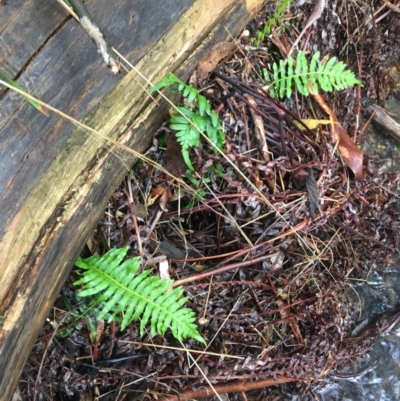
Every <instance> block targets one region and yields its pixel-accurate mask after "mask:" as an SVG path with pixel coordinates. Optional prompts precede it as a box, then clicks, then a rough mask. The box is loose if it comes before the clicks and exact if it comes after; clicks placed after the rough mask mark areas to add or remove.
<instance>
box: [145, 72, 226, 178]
mask: <svg viewBox="0 0 400 401" xmlns="http://www.w3.org/2000/svg"><path fill="white" fill-rule="evenodd" d="M174 84H176V85H177V87H178V91H179V92H182V96H183V97H184V98H185V99H186V100H187V103H189V104H192V105H193V107H191V108H189V107H186V106H178V107H177V109H178V111H179V112H180V113H179V115H176V116H173V117H171V124H170V128H171V129H172V130H173V131H176V139H177V141H178V142H179V143H180V144H181V148H182V156H183V158H184V160H185V163H186V165H187V166H188V167H189V169H190V170H192V171H193V170H194V167H193V165H192V163H191V161H190V157H189V151H188V149H189V148H190V147H197V146H199V145H200V132H203V133H204V134H206V135H207V137H208V139H209V140H210V141H211V142H212V143H213V144H214V145H215V146H216V147H217V148H218V149H221V147H222V145H223V144H224V142H225V133H224V131H222V129H221V125H220V123H219V120H218V114H217V113H216V112H215V111H214V110H211V105H210V104H209V103H208V102H207V99H206V98H205V96H203V95H201V94H200V92H199V91H198V90H197V89H196V88H193V87H192V86H190V85H186V84H185V83H184V82H183V81H181V80H180V79H179V78H178V77H177V76H176V75H174V74H172V73H169V74H168V75H166V76H165V77H164V78H163V79H162V80H161V81H160V82H159V83H158V84H157V85H155V86H154V87H153V88H151V89H150V92H154V91H156V90H160V89H162V88H164V87H165V86H170V85H174Z"/></svg>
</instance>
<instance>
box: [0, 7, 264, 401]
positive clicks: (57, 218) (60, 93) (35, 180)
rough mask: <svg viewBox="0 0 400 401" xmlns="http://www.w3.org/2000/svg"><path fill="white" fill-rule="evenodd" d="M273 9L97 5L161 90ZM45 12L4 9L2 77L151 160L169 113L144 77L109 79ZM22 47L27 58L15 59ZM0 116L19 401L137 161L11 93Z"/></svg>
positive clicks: (11, 344) (0, 275)
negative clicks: (22, 380)
mask: <svg viewBox="0 0 400 401" xmlns="http://www.w3.org/2000/svg"><path fill="white" fill-rule="evenodd" d="M263 1H264V0H247V1H245V0H220V1H218V2H215V1H214V0H165V1H163V2H159V1H158V0H135V1H121V0H115V1H111V0H97V1H96V2H92V1H90V0H89V1H88V3H87V5H88V8H89V11H90V12H91V14H92V15H93V17H94V19H95V20H96V21H97V22H98V24H99V25H100V26H101V27H102V28H104V31H105V33H106V34H107V36H108V40H109V41H110V43H111V44H113V45H114V47H115V48H116V49H118V50H119V51H120V52H121V53H122V54H124V55H125V56H126V57H127V58H128V59H129V60H130V61H131V62H132V63H133V64H136V67H137V68H138V69H139V70H140V71H141V72H142V73H143V74H144V75H145V76H146V77H147V78H148V79H150V80H151V81H153V82H156V81H158V80H159V79H160V78H161V77H163V76H164V75H165V74H166V73H167V72H170V71H178V72H179V74H180V76H181V77H182V78H185V79H186V78H187V77H188V76H189V74H190V73H191V72H192V71H193V70H194V68H195V66H196V63H197V62H198V60H199V59H200V57H201V56H202V55H203V54H204V52H205V51H207V49H209V48H210V46H212V45H213V44H214V43H217V42H220V41H225V40H227V39H230V35H237V34H238V33H239V32H240V30H241V29H242V28H243V27H244V25H245V23H246V22H247V21H248V20H249V19H250V18H251V15H252V14H253V13H254V12H255V11H256V10H257V9H258V8H259V7H261V5H262V3H263ZM47 3H51V2H43V1H42V0H28V1H26V2H23V1H21V0H12V1H9V2H8V3H7V5H6V6H0V11H1V12H0V32H1V36H0V63H1V65H2V67H1V68H2V70H3V71H4V72H6V73H8V74H9V75H11V76H12V77H18V82H19V83H20V84H21V85H22V86H24V87H25V88H26V89H27V90H28V91H29V92H30V93H32V94H33V95H35V96H37V97H38V98H40V99H42V100H44V101H46V102H48V103H49V104H51V105H52V106H54V107H56V108H58V109H60V110H62V111H64V112H66V113H67V114H69V115H70V116H72V117H74V118H76V119H78V120H80V121H84V123H85V124H87V125H88V126H90V127H92V128H94V129H96V130H97V131H98V132H100V133H101V134H102V135H106V136H108V137H110V138H112V139H114V140H116V141H118V142H120V143H122V144H124V145H126V146H128V147H131V148H132V149H134V150H136V151H138V152H141V151H143V150H144V149H145V148H146V147H147V146H148V144H149V142H150V140H151V137H152V134H153V132H154V131H155V130H156V128H157V127H158V126H159V124H160V121H161V118H162V117H161V116H162V113H163V110H164V109H165V104H163V103H162V102H161V103H156V102H155V101H152V100H151V99H150V98H149V96H148V95H147V94H146V93H145V92H144V89H143V86H142V85H143V81H142V80H140V79H139V82H138V81H136V80H135V78H136V79H137V77H135V78H134V77H132V76H130V75H127V74H120V75H118V76H114V75H112V74H110V73H109V71H108V69H107V67H105V66H104V65H103V64H102V60H101V58H100V57H99V56H98V54H97V53H96V48H95V46H94V45H93V43H92V42H91V41H90V39H88V38H87V37H86V36H85V34H84V33H83V31H82V29H81V28H80V26H79V25H78V24H77V23H76V22H75V21H74V20H72V19H71V18H70V17H69V16H68V15H67V14H66V12H64V11H63V9H62V8H61V7H60V6H58V5H53V4H52V5H51V6H50V5H48V4H47ZM15 4H18V5H19V6H20V7H19V8H18V7H15ZM44 4H46V5H44ZM32 10H34V11H35V13H36V14H35V21H31V20H30V19H29V13H33V11H32ZM5 15H7V16H8V21H7V17H6V16H5ZM48 19H50V21H47V20H48ZM42 20H43V21H45V20H46V21H47V22H46V23H44V22H43V23H42V22H41V21H42ZM13 26H15V29H21V30H20V31H18V35H12V32H13ZM21 26H28V27H29V29H26V30H25V29H22V28H21ZM14 33H16V32H15V31H14ZM41 35H42V36H41ZM18 45H21V46H24V51H21V52H20V53H18V54H15V55H12V51H11V50H10V49H13V48H15V46H18ZM3 65H4V69H3ZM0 112H1V117H2V118H1V120H0V142H1V144H2V146H1V149H0V160H1V165H0V186H1V188H2V191H1V195H0V207H1V210H2V221H3V224H2V225H1V226H0V281H1V283H2V285H1V287H0V316H1V321H0V372H1V374H0V399H1V400H9V399H10V398H11V395H12V393H13V390H14V388H15V386H16V384H17V381H18V378H19V375H20V373H21V371H22V369H23V367H24V364H25V362H26V360H27V357H28V356H29V353H30V350H31V347H32V346H33V344H34V342H35V340H36V337H37V335H38V333H39V331H40V329H41V327H42V325H43V322H44V320H45V318H46V316H47V315H48V313H49V310H50V308H51V306H52V304H53V303H54V300H55V298H56V296H57V295H58V293H59V291H60V288H61V286H62V285H63V283H64V281H65V279H66V278H67V276H68V274H69V271H70V268H71V266H72V265H73V262H74V261H75V259H76V257H77V256H78V254H79V252H80V250H81V249H82V247H83V245H84V244H85V241H86V240H87V238H88V237H89V235H90V234H91V232H92V230H93V228H94V226H95V225H96V223H97V221H98V219H99V218H100V217H101V215H102V214H103V208H104V205H105V203H106V202H107V199H108V198H109V196H110V195H111V193H112V191H113V190H114V188H115V187H116V186H117V185H118V183H119V181H120V180H121V179H122V178H123V176H124V174H125V172H126V167H125V166H126V165H127V164H128V165H130V164H132V162H133V160H134V159H133V157H132V155H130V154H129V153H127V152H125V151H121V150H120V149H118V147H117V146H115V145H113V144H110V143H109V142H106V141H105V140H104V139H101V138H99V137H97V136H95V135H93V134H90V133H87V132H85V131H83V130H82V129H81V128H77V127H76V126H74V125H73V124H71V123H70V122H68V121H67V120H65V119H63V118H61V117H59V116H58V115H57V114H55V113H50V115H49V117H46V116H43V115H41V114H40V113H38V112H37V111H36V110H35V109H33V108H32V107H31V106H29V105H28V104H26V102H24V101H23V100H21V98H20V96H18V95H16V94H15V93H13V92H11V91H8V92H7V93H6V94H5V95H4V94H3V98H2V99H1V100H0Z"/></svg>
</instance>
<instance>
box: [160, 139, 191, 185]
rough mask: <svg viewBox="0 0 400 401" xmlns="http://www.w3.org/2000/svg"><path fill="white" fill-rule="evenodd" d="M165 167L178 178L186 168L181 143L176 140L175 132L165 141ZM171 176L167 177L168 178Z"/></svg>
mask: <svg viewBox="0 0 400 401" xmlns="http://www.w3.org/2000/svg"><path fill="white" fill-rule="evenodd" d="M165 168H166V170H167V171H168V172H169V173H171V174H172V175H173V176H174V177H177V178H179V177H180V176H181V175H182V173H183V172H184V171H185V170H186V163H185V160H184V159H183V156H182V150H181V145H180V144H179V142H178V141H177V140H176V136H175V134H173V135H171V136H170V137H169V139H168V142H167V150H166V152H165ZM170 179H171V178H170V177H168V180H170Z"/></svg>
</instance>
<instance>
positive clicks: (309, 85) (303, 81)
mask: <svg viewBox="0 0 400 401" xmlns="http://www.w3.org/2000/svg"><path fill="white" fill-rule="evenodd" d="M319 57H320V53H319V52H316V53H315V54H314V55H313V56H312V58H311V62H310V64H308V62H307V58H306V55H305V54H304V52H302V51H299V52H298V53H297V57H296V67H295V70H294V71H293V65H294V59H293V57H292V56H289V57H288V59H287V63H286V64H285V62H284V61H283V60H280V61H279V65H278V64H277V63H274V64H273V65H272V75H273V82H272V84H271V85H270V87H269V92H270V95H271V97H275V96H276V95H277V94H278V95H279V97H284V96H285V95H286V97H290V96H291V95H292V91H293V87H292V86H293V85H292V84H293V82H294V83H295V85H296V88H297V90H298V91H299V92H300V93H301V94H302V95H304V96H308V95H309V94H310V89H311V91H312V92H313V93H314V94H315V93H317V92H318V88H319V86H320V87H321V89H322V90H324V91H325V92H332V91H333V90H343V89H346V88H348V87H351V86H354V85H360V86H362V82H361V81H359V80H358V79H357V78H356V77H355V75H354V72H352V71H350V70H346V64H345V63H343V61H338V60H337V58H336V57H332V58H331V59H329V60H328V61H326V62H320V61H319Z"/></svg>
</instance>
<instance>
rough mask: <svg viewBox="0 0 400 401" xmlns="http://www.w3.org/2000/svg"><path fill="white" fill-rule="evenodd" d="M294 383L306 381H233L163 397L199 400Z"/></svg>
mask: <svg viewBox="0 0 400 401" xmlns="http://www.w3.org/2000/svg"><path fill="white" fill-rule="evenodd" d="M293 381H306V380H301V379H297V378H294V377H279V378H277V379H272V378H271V379H264V380H259V381H254V382H249V381H239V380H237V381H233V382H228V383H225V384H217V385H215V386H213V388H211V387H210V386H202V387H201V388H199V389H198V390H190V389H188V390H184V391H182V393H181V394H180V395H168V396H164V397H162V399H163V400H164V401H185V400H192V399H197V398H199V397H207V396H213V395H214V394H215V393H217V394H226V393H238V392H246V391H250V390H256V389H259V388H265V387H269V386H276V385H277V384H283V383H290V382H293Z"/></svg>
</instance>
